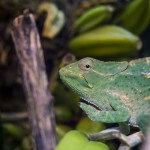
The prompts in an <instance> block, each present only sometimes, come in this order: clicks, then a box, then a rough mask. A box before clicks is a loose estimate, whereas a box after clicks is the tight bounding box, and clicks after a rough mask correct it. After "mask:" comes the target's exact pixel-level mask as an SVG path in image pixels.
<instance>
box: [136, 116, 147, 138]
mask: <svg viewBox="0 0 150 150" xmlns="http://www.w3.org/2000/svg"><path fill="white" fill-rule="evenodd" d="M137 124H138V126H139V128H140V130H141V131H142V132H143V134H144V135H145V134H146V133H147V130H148V127H149V126H150V115H147V114H140V115H139V116H138V117H137Z"/></svg>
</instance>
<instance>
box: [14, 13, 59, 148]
mask: <svg viewBox="0 0 150 150" xmlns="http://www.w3.org/2000/svg"><path fill="white" fill-rule="evenodd" d="M11 35H12V38H13V42H14V44H15V49H16V52H17V56H18V59H19V63H20V66H21V71H22V82H23V86H24V91H25V94H26V99H27V106H28V117H29V123H30V126H31V130H32V136H33V147H34V150H54V147H55V145H56V143H57V138H56V130H55V120H54V111H53V97H52V95H51V94H50V92H49V89H48V82H47V76H46V72H45V64H44V59H43V52H42V48H41V43H40V39H39V34H38V31H37V28H36V24H35V20H34V16H33V15H32V14H30V13H29V12H28V11H25V12H24V14H23V15H20V16H19V17H17V18H15V19H14V21H13V25H12V30H11Z"/></svg>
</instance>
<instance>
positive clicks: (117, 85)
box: [60, 57, 150, 134]
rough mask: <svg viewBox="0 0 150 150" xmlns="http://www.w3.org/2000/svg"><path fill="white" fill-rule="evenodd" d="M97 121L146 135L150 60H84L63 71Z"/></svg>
mask: <svg viewBox="0 0 150 150" xmlns="http://www.w3.org/2000/svg"><path fill="white" fill-rule="evenodd" d="M60 78H61V79H62V81H63V82H64V83H65V84H66V85H67V86H69V87H70V88H71V89H72V90H73V91H74V92H75V93H77V94H78V95H79V96H80V97H81V98H82V99H84V101H82V102H81V103H80V107H81V108H82V109H83V110H84V111H85V113H86V114H87V115H88V117H89V118H90V119H92V120H94V121H98V122H105V123H128V124H129V125H131V126H137V127H139V128H140V130H141V131H142V132H143V133H144V134H145V133H146V131H147V126H148V121H149V120H150V119H149V118H150V57H147V58H143V59H137V60H132V61H130V62H126V61H124V62H103V61H99V60H96V59H93V58H84V59H81V60H80V61H77V62H75V63H72V64H70V65H68V66H66V67H64V68H62V69H61V70H60Z"/></svg>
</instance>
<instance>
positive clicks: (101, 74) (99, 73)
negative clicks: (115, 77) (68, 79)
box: [91, 69, 112, 76]
mask: <svg viewBox="0 0 150 150" xmlns="http://www.w3.org/2000/svg"><path fill="white" fill-rule="evenodd" d="M91 70H92V71H93V72H95V73H96V74H98V75H100V76H110V75H112V74H104V73H101V72H97V71H96V70H94V69H91Z"/></svg>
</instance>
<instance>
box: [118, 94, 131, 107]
mask: <svg viewBox="0 0 150 150" xmlns="http://www.w3.org/2000/svg"><path fill="white" fill-rule="evenodd" d="M120 98H121V100H122V101H123V103H124V104H125V106H127V107H130V108H132V104H131V103H130V101H129V97H127V96H126V95H121V96H120Z"/></svg>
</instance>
